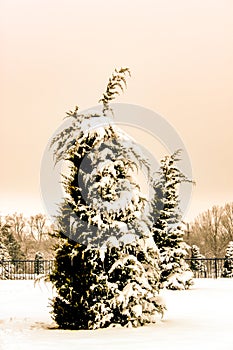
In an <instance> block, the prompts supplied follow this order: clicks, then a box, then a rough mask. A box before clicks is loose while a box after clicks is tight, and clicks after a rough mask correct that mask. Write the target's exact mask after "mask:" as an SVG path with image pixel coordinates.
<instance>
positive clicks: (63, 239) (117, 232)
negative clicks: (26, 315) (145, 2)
mask: <svg viewBox="0 0 233 350" xmlns="http://www.w3.org/2000/svg"><path fill="white" fill-rule="evenodd" d="M128 72H129V71H128V69H120V70H119V71H117V70H116V71H115V72H114V74H113V76H112V77H111V78H110V80H109V84H108V87H107V90H106V92H105V93H104V95H103V98H102V99H101V102H103V114H102V115H101V114H100V115H97V114H91V115H82V114H79V113H78V108H76V109H75V111H74V112H70V113H69V114H68V116H69V117H71V118H72V120H73V122H72V124H71V126H70V127H68V128H67V129H66V130H63V131H62V132H61V133H60V134H58V135H57V136H56V137H55V138H54V139H53V141H52V145H53V146H55V156H56V161H60V160H62V159H66V160H68V161H69V164H70V174H69V175H67V176H66V177H65V178H64V186H65V192H66V197H65V198H64V202H63V203H62V204H61V205H60V213H59V215H58V217H57V221H58V227H59V230H58V231H57V237H58V238H59V245H58V246H57V250H56V256H55V269H54V271H53V272H52V274H51V275H50V280H51V281H52V283H53V284H54V285H55V287H56V289H57V296H56V297H55V298H54V299H53V301H52V307H53V312H52V313H53V317H54V319H55V321H56V322H57V324H58V325H59V326H60V327H61V328H74V329H95V328H101V327H107V326H109V325H111V324H120V325H122V326H139V325H142V324H145V323H149V322H155V320H156V315H158V314H162V313H163V310H164V308H165V307H164V305H163V303H162V301H161V300H160V298H159V296H158V284H159V279H160V274H159V267H158V259H159V252H158V249H157V247H156V245H155V243H154V241H153V236H152V232H151V231H150V225H151V223H150V221H149V219H148V218H147V217H146V215H145V203H146V199H145V197H144V196H143V195H142V194H141V192H140V188H139V185H138V184H137V182H136V179H135V177H134V175H133V174H134V172H135V171H136V169H137V168H138V167H141V168H143V167H146V168H148V164H147V161H146V160H145V159H142V158H141V154H140V155H139V154H138V153H137V150H136V147H135V145H134V142H133V141H132V140H131V139H130V138H128V137H127V135H125V134H124V135H123V134H122V132H121V131H120V130H119V129H118V128H117V127H116V126H115V125H114V124H113V123H112V121H111V118H110V117H108V112H109V111H111V109H110V107H109V102H110V101H111V100H112V98H113V97H114V96H115V95H116V93H117V90H116V89H117V88H121V89H122V82H123V83H125V74H126V73H128ZM148 181H150V176H149V174H148Z"/></svg>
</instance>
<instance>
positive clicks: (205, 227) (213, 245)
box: [185, 204, 233, 257]
mask: <svg viewBox="0 0 233 350" xmlns="http://www.w3.org/2000/svg"><path fill="white" fill-rule="evenodd" d="M232 234H233V204H226V205H225V206H224V207H220V206H213V207H212V209H210V210H207V211H206V212H204V213H202V214H200V215H199V216H198V217H197V218H196V219H195V221H194V222H193V223H191V224H189V225H188V230H187V232H186V235H185V240H186V242H187V243H188V244H189V245H191V246H192V245H197V246H199V247H200V251H201V253H202V254H204V255H205V256H206V257H223V256H224V254H225V250H226V247H227V245H228V243H229V242H230V241H231V240H232Z"/></svg>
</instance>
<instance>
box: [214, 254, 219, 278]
mask: <svg viewBox="0 0 233 350" xmlns="http://www.w3.org/2000/svg"><path fill="white" fill-rule="evenodd" d="M214 267H215V278H218V264H217V258H215V259H214Z"/></svg>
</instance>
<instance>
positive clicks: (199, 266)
mask: <svg viewBox="0 0 233 350" xmlns="http://www.w3.org/2000/svg"><path fill="white" fill-rule="evenodd" d="M191 259H192V260H191V264H190V268H191V270H192V271H197V272H200V273H201V275H204V276H206V265H205V263H204V261H203V260H202V259H205V257H204V256H203V255H202V254H201V253H200V249H199V247H198V246H197V245H195V244H194V245H192V247H191Z"/></svg>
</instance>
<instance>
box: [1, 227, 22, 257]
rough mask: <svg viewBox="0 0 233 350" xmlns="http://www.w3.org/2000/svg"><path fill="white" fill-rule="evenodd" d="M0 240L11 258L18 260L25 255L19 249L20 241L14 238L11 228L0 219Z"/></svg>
mask: <svg viewBox="0 0 233 350" xmlns="http://www.w3.org/2000/svg"><path fill="white" fill-rule="evenodd" d="M0 242H2V243H3V244H4V246H5V247H6V248H7V251H8V253H9V255H10V259H12V260H20V259H23V258H24V257H25V256H24V254H23V252H22V250H21V245H20V243H19V242H18V241H17V240H16V239H15V237H14V235H13V233H12V231H11V228H10V226H9V225H7V224H3V223H2V221H0Z"/></svg>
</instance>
